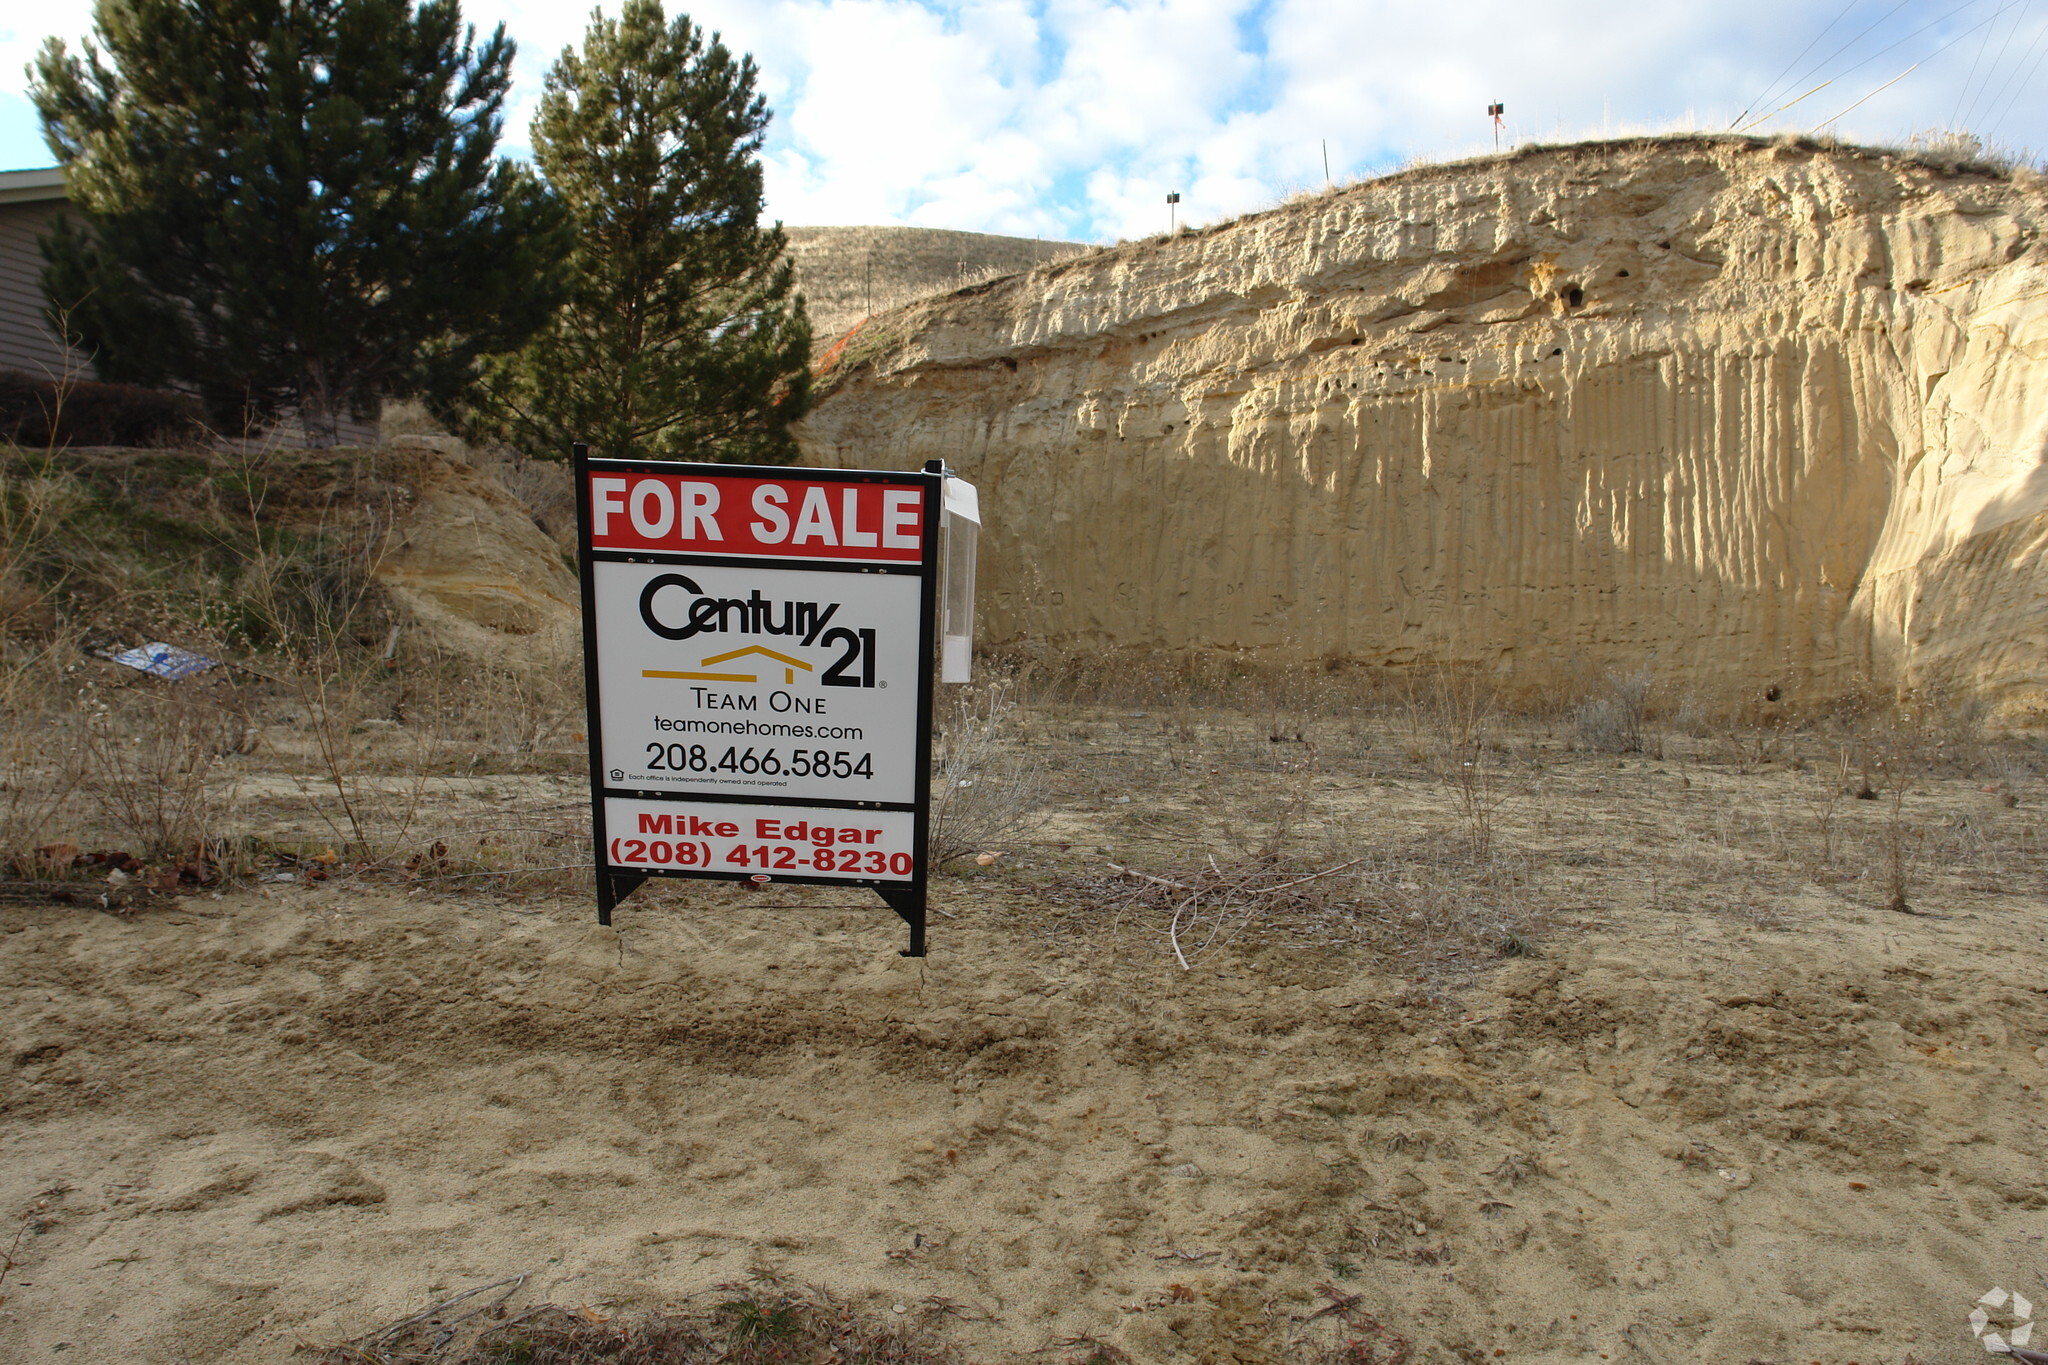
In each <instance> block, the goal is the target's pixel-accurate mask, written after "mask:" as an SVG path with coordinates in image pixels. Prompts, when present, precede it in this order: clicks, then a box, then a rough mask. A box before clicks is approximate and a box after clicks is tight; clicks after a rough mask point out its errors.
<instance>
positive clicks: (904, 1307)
mask: <svg viewBox="0 0 2048 1365" xmlns="http://www.w3.org/2000/svg"><path fill="white" fill-rule="evenodd" d="M889 1311H890V1312H891V1313H908V1312H909V1311H910V1306H909V1305H908V1304H902V1303H898V1304H891V1305H890V1307H889Z"/></svg>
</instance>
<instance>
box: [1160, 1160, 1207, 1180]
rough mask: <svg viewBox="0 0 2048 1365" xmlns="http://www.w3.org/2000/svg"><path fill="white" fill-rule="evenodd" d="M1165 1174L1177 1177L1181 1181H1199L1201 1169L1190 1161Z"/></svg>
mask: <svg viewBox="0 0 2048 1365" xmlns="http://www.w3.org/2000/svg"><path fill="white" fill-rule="evenodd" d="M1167 1174H1168V1175H1177V1176H1179V1177H1180V1178H1181V1179H1183V1180H1200V1179H1201V1178H1202V1168H1201V1167H1200V1166H1197V1165H1196V1164H1195V1163H1194V1162H1192V1161H1185V1162H1182V1163H1181V1164H1180V1165H1178V1166H1176V1167H1174V1168H1173V1169H1172V1170H1171V1171H1169V1172H1167Z"/></svg>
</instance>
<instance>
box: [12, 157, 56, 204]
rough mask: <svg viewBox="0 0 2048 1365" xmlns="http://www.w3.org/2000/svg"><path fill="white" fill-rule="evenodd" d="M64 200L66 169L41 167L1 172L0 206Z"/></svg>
mask: <svg viewBox="0 0 2048 1365" xmlns="http://www.w3.org/2000/svg"><path fill="white" fill-rule="evenodd" d="M62 198H64V168H63V167H62V166H39V167H37V168H35V169H34V170H27V171H0V204H32V203H35V202H37V201H38V200H46V199H62Z"/></svg>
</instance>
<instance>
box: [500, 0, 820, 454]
mask: <svg viewBox="0 0 2048 1365" xmlns="http://www.w3.org/2000/svg"><path fill="white" fill-rule="evenodd" d="M755 76H756V72H755V67H754V63H753V60H752V59H751V58H748V57H741V58H739V59H738V60H735V59H734V57H733V55H732V53H731V52H729V51H728V50H727V49H726V47H725V45H724V44H723V43H722V42H720V41H719V38H718V36H717V35H716V34H713V35H711V36H710V38H709V40H708V41H707V40H706V38H705V35H704V32H703V30H701V29H699V28H698V27H696V26H695V25H694V24H692V23H691V22H690V19H689V17H688V16H687V15H679V16H677V18H676V20H675V22H674V23H672V24H670V23H667V22H666V21H665V18H664V15H663V13H662V7H661V4H660V2H659V0H626V4H625V8H624V11H623V13H622V15H621V17H620V18H619V19H617V20H610V19H606V18H605V17H604V16H603V15H602V14H601V13H595V14H593V15H592V18H591V24H590V27H589V29H588V30H587V32H586V33H585V35H584V41H583V50H582V52H581V53H580V54H579V53H577V52H575V51H574V50H571V49H564V50H563V52H562V55H561V58H560V60H558V61H557V62H556V63H555V65H554V67H553V69H552V70H551V71H550V72H549V73H548V78H547V85H546V89H545V91H544V93H543V95H542V98H541V104H540V113H539V116H538V117H537V118H536V119H535V120H534V124H533V146H534V157H535V160H536V161H538V162H539V163H540V167H541V170H542V172H543V174H545V175H546V177H547V180H548V184H549V186H550V188H551V189H552V190H553V191H554V193H555V194H556V195H557V196H558V197H559V198H560V199H561V201H562V203H563V205H564V206H565V208H566V209H567V211H568V213H569V216H570V218H571V220H572V221H573V222H574V224H575V231H576V244H575V247H574V248H573V250H572V252H571V255H570V280H571V283H570V291H569V301H568V303H567V304H566V305H565V306H564V307H563V308H562V309H561V311H560V312H559V313H558V314H557V315H556V316H555V319H554V321H553V323H552V325H550V326H549V327H548V328H546V329H545V330H543V331H542V332H540V333H539V334H537V335H536V336H535V338H534V340H533V341H532V342H530V343H529V344H528V345H527V346H526V347H525V348H524V349H523V350H522V351H520V352H519V353H518V354H516V355H511V356H505V357H500V358H497V359H495V360H493V361H490V362H488V363H486V364H485V365H483V366H482V367H481V368H480V371H479V376H478V381H479V382H478V384H477V386H476V388H475V389H474V390H473V391H472V395H471V404H470V407H469V409H468V418H469V426H470V427H471V429H472V430H476V429H479V428H481V429H482V430H484V431H487V432H489V433H492V434H495V435H498V436H501V437H502V438H504V439H507V440H509V441H511V442H512V443H514V444H516V445H519V446H522V447H523V448H525V449H527V450H530V451H532V452H534V453H536V454H546V455H560V454H563V453H565V452H566V451H567V449H568V447H569V444H570V442H572V441H586V442H588V443H589V444H590V446H591V448H592V449H593V450H594V451H596V452H599V453H602V454H605V455H611V456H637V457H642V458H660V457H668V458H676V457H681V458H687V459H697V460H725V461H738V462H750V463H757V464H782V463H787V462H788V461H790V460H792V459H794V458H795V457H796V453H797V452H796V445H795V442H794V441H793V440H792V439H791V437H790V436H789V433H788V431H787V424H788V423H789V422H791V421H792V420H794V419H795V418H797V417H800V416H802V415H803V413H804V411H805V410H806V408H807V407H808V406H809V401H810V368H809V364H810V341H811V336H810V324H809V322H808V321H807V320H806V319H805V316H804V308H803V298H802V296H801V295H795V294H793V293H792V287H793V280H794V276H793V272H792V267H791V265H790V263H789V261H788V260H787V259H786V253H787V250H788V243H787V240H786V239H785V238H784V236H783V233H782V227H781V225H780V224H779V223H778V224H776V225H775V226H774V227H773V228H769V229H763V228H761V227H760V226H759V221H760V215H761V206H762V195H761V163H760V160H759V157H758V153H759V151H760V147H761V138H762V133H763V131H764V130H765V129H766V127H767V125H768V119H769V114H768V109H767V106H766V104H765V103H764V102H763V101H762V99H761V98H760V97H759V96H757V95H756V94H755V93H754V81H755Z"/></svg>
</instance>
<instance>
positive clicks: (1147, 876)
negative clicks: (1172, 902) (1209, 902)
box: [1109, 863, 1195, 891]
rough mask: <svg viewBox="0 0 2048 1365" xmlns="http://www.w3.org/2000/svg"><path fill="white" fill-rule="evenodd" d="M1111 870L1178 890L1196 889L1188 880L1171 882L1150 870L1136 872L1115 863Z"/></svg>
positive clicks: (1111, 865)
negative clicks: (1154, 874)
mask: <svg viewBox="0 0 2048 1365" xmlns="http://www.w3.org/2000/svg"><path fill="white" fill-rule="evenodd" d="M1109 870H1110V871H1112V872H1121V873H1123V874H1124V875H1125V876H1126V877H1136V878H1137V879H1138V880H1139V881H1145V882H1151V883H1152V884H1153V885H1154V886H1170V887H1172V888H1173V889H1174V890H1176V891H1192V890H1194V889H1195V888H1194V887H1192V886H1189V885H1188V884H1187V883H1186V882H1170V881H1168V880H1167V879H1166V878H1164V877H1155V876H1153V875H1152V874H1151V873H1149V872H1135V871H1133V870H1131V869H1130V868H1128V867H1119V866H1117V864H1115V863H1111V864H1110V865H1109Z"/></svg>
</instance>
